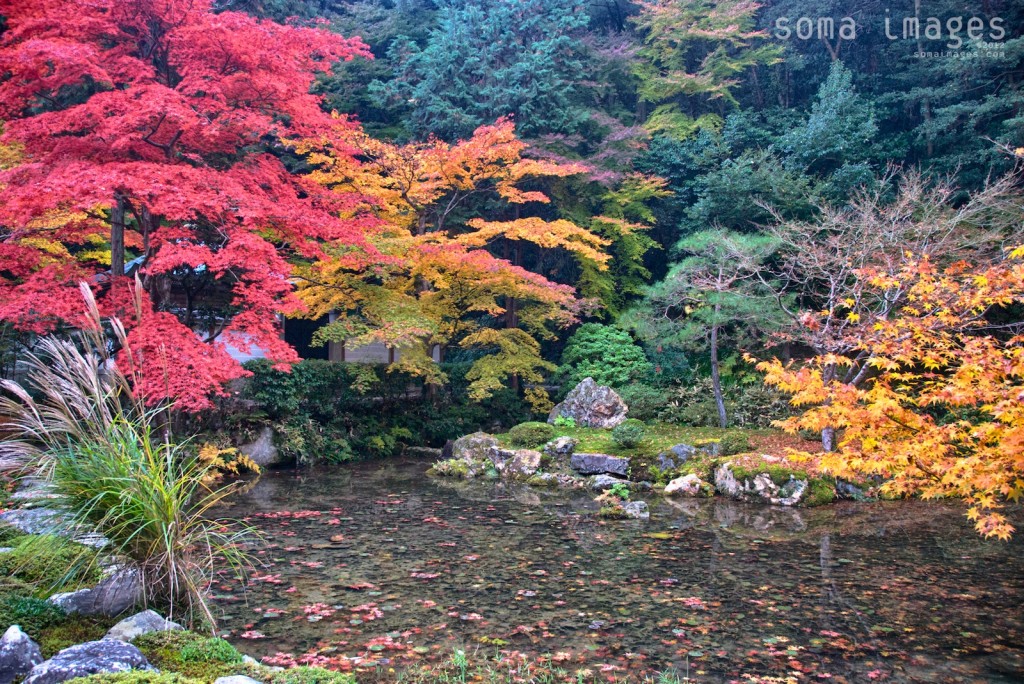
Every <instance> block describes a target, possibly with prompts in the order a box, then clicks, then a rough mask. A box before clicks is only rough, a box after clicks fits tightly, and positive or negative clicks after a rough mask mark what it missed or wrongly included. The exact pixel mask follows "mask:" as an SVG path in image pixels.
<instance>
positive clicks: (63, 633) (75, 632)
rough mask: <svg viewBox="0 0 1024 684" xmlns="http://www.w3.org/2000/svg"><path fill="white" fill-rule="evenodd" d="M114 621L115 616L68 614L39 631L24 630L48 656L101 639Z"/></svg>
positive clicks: (44, 655) (45, 656)
mask: <svg viewBox="0 0 1024 684" xmlns="http://www.w3.org/2000/svg"><path fill="white" fill-rule="evenodd" d="M116 622H117V619H116V618H92V617H85V616H82V615H69V616H67V617H65V618H64V619H62V620H61V621H60V622H58V623H56V624H53V625H50V626H49V627H46V628H45V629H42V630H40V631H39V632H36V633H33V632H31V631H29V630H25V631H26V632H28V634H29V636H31V637H32V638H34V639H35V640H36V642H37V643H38V644H39V649H40V650H41V651H42V652H43V657H44V658H49V657H51V656H53V655H55V654H56V653H57V652H58V651H63V650H64V649H65V648H68V647H69V646H74V645H75V644H82V643H85V642H87V641H96V640H97V639H102V638H103V636H104V635H105V634H106V633H107V632H108V631H109V630H110V628H111V627H113V626H114V624H115V623H116Z"/></svg>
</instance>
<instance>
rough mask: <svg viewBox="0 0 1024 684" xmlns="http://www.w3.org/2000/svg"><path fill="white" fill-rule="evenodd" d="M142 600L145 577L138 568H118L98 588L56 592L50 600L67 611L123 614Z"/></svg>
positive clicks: (110, 615) (111, 615)
mask: <svg viewBox="0 0 1024 684" xmlns="http://www.w3.org/2000/svg"><path fill="white" fill-rule="evenodd" d="M141 600H142V576H141V575H140V573H139V571H138V570H136V569H135V568H128V567H122V568H118V569H117V570H115V571H114V572H113V573H111V574H110V575H109V576H107V577H106V578H105V579H103V580H102V581H100V583H99V584H97V585H96V586H95V587H92V588H90V589H79V590H78V591H71V592H65V593H62V594H54V595H53V596H51V597H50V598H49V601H50V603H52V604H54V605H56V606H59V607H60V608H62V609H64V612H66V613H69V614H70V613H79V614H81V615H104V616H107V617H114V616H115V615H120V614H121V613H123V612H124V611H126V610H128V609H129V608H131V607H132V606H134V605H136V604H137V603H139V602H140V601H141Z"/></svg>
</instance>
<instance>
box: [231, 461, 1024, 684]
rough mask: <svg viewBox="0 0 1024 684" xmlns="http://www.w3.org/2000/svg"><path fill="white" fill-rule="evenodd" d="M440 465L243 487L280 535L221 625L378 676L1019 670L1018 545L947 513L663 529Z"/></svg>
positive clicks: (719, 509) (718, 504)
mask: <svg viewBox="0 0 1024 684" xmlns="http://www.w3.org/2000/svg"><path fill="white" fill-rule="evenodd" d="M428 465H429V464H427V463H424V462H422V461H388V462H385V463H364V464H356V465H353V466H350V467H338V468H334V469H330V470H303V471H293V472H271V473H267V474H265V475H264V476H263V477H262V478H261V479H260V480H259V481H258V482H257V483H256V484H255V485H254V486H253V487H252V488H251V489H249V490H248V491H247V492H245V493H244V494H241V495H239V496H238V497H237V498H236V499H234V500H233V503H232V506H231V507H230V509H229V510H228V511H227V514H228V515H229V516H233V517H236V518H242V519H245V520H247V521H248V522H249V523H250V524H252V525H253V526H255V527H256V528H258V529H259V530H260V531H261V532H262V533H263V534H264V536H265V537H266V541H267V543H268V545H269V546H268V547H267V548H266V549H265V550H264V551H263V552H262V553H261V554H260V555H259V558H260V559H261V560H262V561H263V562H264V563H265V567H263V568H261V569H260V570H259V573H258V574H257V575H256V576H255V577H254V578H252V580H251V582H250V585H249V586H248V588H247V590H246V591H245V592H244V595H243V593H242V592H240V591H239V587H238V585H237V584H233V583H232V582H231V581H229V580H228V579H227V577H226V576H225V578H224V579H223V580H222V581H221V582H220V583H218V585H217V586H215V588H214V589H215V596H216V604H217V608H218V609H219V610H220V611H222V613H223V619H222V620H221V628H222V629H224V630H225V631H226V632H230V636H229V637H228V638H229V639H230V640H231V641H232V642H233V643H235V644H236V645H237V646H239V648H240V649H241V650H242V651H243V652H245V653H248V654H251V655H253V656H255V657H257V658H266V661H265V662H270V663H279V664H291V663H293V662H299V661H301V662H308V663H313V664H322V665H325V666H327V667H335V668H341V669H347V668H350V667H353V666H354V667H357V668H369V669H376V670H377V671H383V672H390V671H391V670H392V669H393V670H394V671H395V672H400V671H402V670H403V669H405V668H418V667H421V666H422V665H423V664H425V663H432V662H439V661H442V660H444V659H446V658H448V657H450V656H451V654H452V652H453V650H454V649H456V648H459V649H465V650H467V651H468V652H470V653H474V652H478V653H480V654H487V655H488V656H494V655H495V654H500V655H501V656H503V657H505V658H506V659H507V660H515V659H517V658H521V659H530V660H533V661H535V662H536V661H538V660H542V661H544V662H547V663H549V664H552V663H553V664H557V667H558V668H559V669H564V670H565V671H566V672H567V673H575V672H577V671H580V670H584V671H587V672H592V673H594V676H595V677H598V678H602V679H604V678H607V679H611V678H618V679H620V680H621V679H626V678H629V679H642V677H643V676H644V675H647V674H651V673H655V672H659V671H665V670H668V669H672V668H674V669H675V670H676V671H677V672H678V673H679V674H680V675H685V674H686V673H689V676H690V677H692V678H693V680H694V681H697V682H729V681H733V680H739V681H746V680H744V679H743V675H744V674H748V675H775V676H780V675H786V674H790V675H792V676H793V677H796V678H797V680H798V681H800V682H804V681H808V682H811V681H825V682H870V681H889V682H972V683H973V682H989V683H1000V682H1017V681H1022V679H1024V608H1022V606H1024V554H1022V553H1021V551H1022V543H1021V538H1020V536H1019V535H1018V539H1017V540H1015V541H1013V542H1011V543H1009V544H1006V543H998V542H986V541H982V540H980V539H979V538H978V537H977V536H976V535H975V533H974V532H973V530H972V529H971V528H970V525H969V523H967V522H966V521H965V519H964V517H963V513H962V510H961V509H959V508H958V507H955V506H953V505H948V504H941V503H940V504H936V503H925V502H913V501H912V502H878V503H870V504H856V503H844V504H837V505H834V506H829V507H825V508H821V509H810V510H796V509H784V508H773V507H767V506H757V505H748V504H740V503H736V502H731V501H727V500H723V499H720V498H716V499H713V500H692V499H691V500H684V501H677V502H671V501H665V500H661V499H658V498H655V497H647V499H648V501H649V503H651V519H650V520H649V521H601V520H598V519H597V518H596V516H595V513H596V510H597V508H598V505H597V504H595V503H594V502H593V501H592V500H591V496H588V495H587V494H586V493H583V492H575V493H572V492H569V493H567V492H564V491H550V492H547V491H538V490H530V489H525V488H519V487H514V486H509V485H506V484H502V483H494V482H481V483H472V484H466V483H454V482H451V481H443V480H434V479H431V478H428V477H427V476H425V474H424V473H425V471H426V468H427V466H428Z"/></svg>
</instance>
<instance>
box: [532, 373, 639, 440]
mask: <svg viewBox="0 0 1024 684" xmlns="http://www.w3.org/2000/svg"><path fill="white" fill-rule="evenodd" d="M627 413H629V407H628V406H626V402H624V401H623V400H622V397H620V396H619V395H618V394H616V393H615V390H613V389H612V388H611V387H606V386H605V385H598V384H597V383H596V382H595V381H594V379H593V378H586V379H585V380H583V382H581V383H580V384H578V385H576V387H574V388H572V390H570V391H569V394H567V395H566V397H565V401H563V402H562V403H561V404H558V405H557V406H555V407H554V408H553V409H551V413H550V414H549V415H548V422H549V423H554V422H555V420H556V419H557V418H558V417H559V416H561V417H563V418H572V419H573V420H574V421H576V425H578V426H580V427H596V428H605V429H609V428H613V427H615V426H616V425H619V424H620V423H622V422H623V421H624V420H626V414H627Z"/></svg>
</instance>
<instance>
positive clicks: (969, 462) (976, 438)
mask: <svg viewBox="0 0 1024 684" xmlns="http://www.w3.org/2000/svg"><path fill="white" fill-rule="evenodd" d="M857 277H858V278H859V279H860V280H861V281H862V282H863V283H864V284H865V286H866V287H867V288H870V289H873V290H875V291H876V292H879V293H881V292H885V291H891V290H892V289H894V288H906V291H907V297H906V300H905V304H904V305H903V306H902V307H900V308H899V309H898V310H897V311H895V312H893V315H891V316H889V317H887V318H883V319H878V320H875V321H873V322H872V323H871V324H870V326H869V327H868V328H867V329H866V330H864V331H863V338H862V340H861V342H860V343H859V344H858V345H857V349H856V350H855V354H856V355H858V356H859V357H860V358H862V359H863V360H864V363H865V364H866V365H867V366H868V367H869V368H870V369H871V376H870V380H869V381H868V382H866V383H864V384H863V385H859V386H858V385H854V384H850V383H843V382H840V381H838V380H836V379H832V380H828V379H827V378H828V377H830V376H829V374H828V373H827V369H829V368H833V367H836V366H839V367H850V366H851V365H852V364H854V363H855V360H854V357H853V356H847V355H840V354H824V355H819V356H817V357H815V358H813V359H812V360H811V361H810V362H808V363H804V364H801V365H799V366H796V365H792V364H790V365H784V364H783V363H781V362H780V361H778V360H777V359H776V360H772V361H767V362H764V363H761V364H760V365H759V369H760V370H762V371H763V372H765V373H766V381H767V383H768V384H770V385H773V386H775V387H778V388H779V389H781V390H784V391H786V392H788V393H790V394H792V395H793V396H792V403H793V404H794V405H796V406H806V407H809V408H807V410H806V411H804V413H803V414H802V415H799V416H796V417H793V418H790V419H788V420H786V421H782V422H781V423H780V425H781V427H783V428H785V429H786V430H787V431H789V432H797V431H800V430H821V429H822V428H823V427H825V426H836V427H837V428H838V429H839V434H840V440H839V444H838V449H837V450H836V451H833V452H825V453H821V454H817V455H815V457H816V458H818V459H820V461H819V462H820V465H821V467H822V468H823V469H824V470H825V471H826V472H830V473H832V474H834V475H836V476H837V477H843V478H862V477H863V476H865V475H867V476H878V477H880V478H881V479H882V480H883V482H882V484H881V490H882V491H883V492H884V493H888V494H891V495H896V496H907V495H920V496H922V497H924V498H940V497H957V498H962V499H964V500H966V501H967V502H968V504H969V509H968V512H967V515H968V517H969V518H970V519H971V520H973V521H975V526H976V529H977V530H978V532H979V533H981V534H983V535H984V536H986V537H997V538H999V539H1009V538H1010V536H1011V535H1012V533H1013V532H1014V527H1013V525H1012V524H1010V522H1009V521H1008V519H1007V518H1006V516H1005V515H1004V514H1003V513H1001V512H1000V509H1001V508H1002V507H1003V506H1004V505H1005V504H1006V503H1007V502H1011V501H1018V500H1019V499H1020V498H1021V496H1022V495H1024V334H1021V330H1020V325H1019V324H999V323H997V321H999V320H1002V318H1001V317H1000V314H1004V313H1005V312H1006V311H1007V309H1008V307H1011V306H1018V305H1020V304H1022V303H1024V247H1018V248H1017V249H1015V250H1013V251H1010V252H1008V253H1007V254H1006V258H1005V259H1004V260H1003V261H1001V262H998V263H994V264H992V265H989V266H987V267H984V268H981V269H975V268H973V267H972V266H971V264H969V263H967V262H963V261H961V262H958V263H955V264H953V265H950V266H948V267H946V268H942V269H940V268H937V267H936V266H934V265H933V263H932V261H930V260H929V259H928V258H926V257H924V258H919V259H915V260H909V259H908V262H907V265H906V266H905V267H904V268H903V269H902V270H900V271H899V272H898V273H895V274H886V273H883V272H881V271H879V270H874V269H864V270H862V271H859V272H858V273H857ZM832 377H833V378H834V374H832ZM800 455H801V456H803V457H811V456H812V455H811V454H800Z"/></svg>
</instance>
